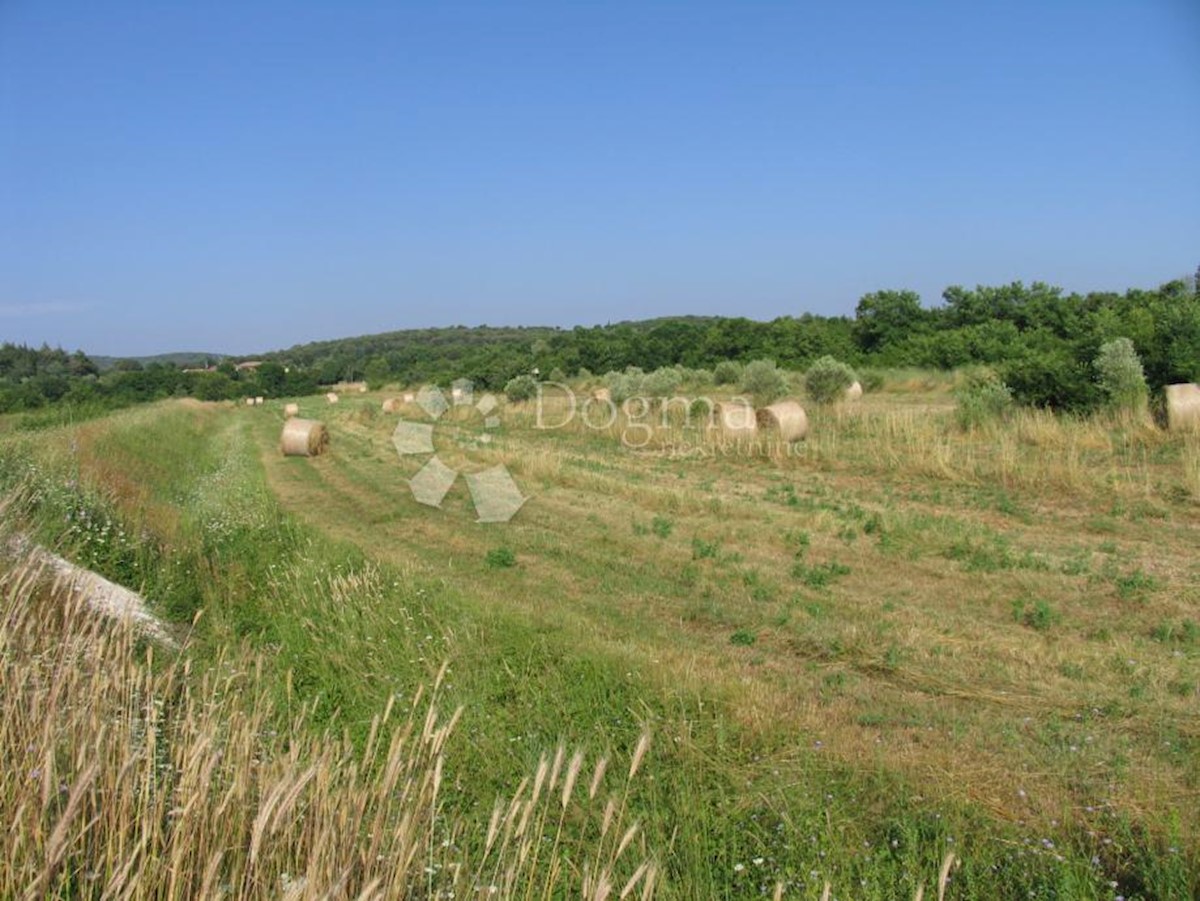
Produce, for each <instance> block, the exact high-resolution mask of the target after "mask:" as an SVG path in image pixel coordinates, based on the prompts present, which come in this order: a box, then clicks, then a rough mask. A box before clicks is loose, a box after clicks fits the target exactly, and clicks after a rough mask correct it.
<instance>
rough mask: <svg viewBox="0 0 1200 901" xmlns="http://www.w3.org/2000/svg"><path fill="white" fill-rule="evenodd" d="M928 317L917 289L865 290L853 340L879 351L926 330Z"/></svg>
mask: <svg viewBox="0 0 1200 901" xmlns="http://www.w3.org/2000/svg"><path fill="white" fill-rule="evenodd" d="M927 321H928V316H927V315H926V311H925V310H924V309H923V308H922V307H921V297H920V295H919V294H917V293H916V292H915V291H875V292H873V293H871V294H864V295H863V297H862V299H861V300H859V302H858V306H857V307H856V308H855V310H854V341H855V343H856V344H857V345H858V347H859V349H860V350H862V351H863V352H864V353H879V352H880V351H882V350H884V349H885V348H887V347H889V346H892V345H897V344H899V343H900V342H902V341H903V340H904V339H905V338H907V337H909V336H910V335H913V334H916V333H919V332H921V331H923V330H924V328H925V325H926V323H927Z"/></svg>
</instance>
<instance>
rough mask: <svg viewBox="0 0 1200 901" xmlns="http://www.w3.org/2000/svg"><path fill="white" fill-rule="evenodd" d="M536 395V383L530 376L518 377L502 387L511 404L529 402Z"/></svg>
mask: <svg viewBox="0 0 1200 901" xmlns="http://www.w3.org/2000/svg"><path fill="white" fill-rule="evenodd" d="M535 394H537V382H536V381H534V378H533V376H531V375H519V376H517V377H516V378H512V379H509V380H508V383H507V384H505V386H504V395H505V396H506V397H507V398H508V399H509V400H511V401H513V402H520V401H523V400H530V399H531V398H532V397H533V396H534V395H535Z"/></svg>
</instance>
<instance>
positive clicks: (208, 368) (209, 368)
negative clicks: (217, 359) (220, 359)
mask: <svg viewBox="0 0 1200 901" xmlns="http://www.w3.org/2000/svg"><path fill="white" fill-rule="evenodd" d="M183 371H184V372H216V371H217V367H216V366H204V367H202V368H200V369H185V370H183Z"/></svg>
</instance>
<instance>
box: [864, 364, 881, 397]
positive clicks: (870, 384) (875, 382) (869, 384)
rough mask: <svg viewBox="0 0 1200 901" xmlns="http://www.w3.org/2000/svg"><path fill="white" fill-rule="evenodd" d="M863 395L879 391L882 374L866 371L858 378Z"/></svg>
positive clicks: (872, 370)
mask: <svg viewBox="0 0 1200 901" xmlns="http://www.w3.org/2000/svg"><path fill="white" fill-rule="evenodd" d="M859 382H860V383H861V384H862V389H863V392H864V393H870V392H874V391H879V390H881V389H882V388H883V373H882V372H877V371H875V370H874V369H871V370H867V371H866V372H864V373H862V375H861V376H860V377H859Z"/></svg>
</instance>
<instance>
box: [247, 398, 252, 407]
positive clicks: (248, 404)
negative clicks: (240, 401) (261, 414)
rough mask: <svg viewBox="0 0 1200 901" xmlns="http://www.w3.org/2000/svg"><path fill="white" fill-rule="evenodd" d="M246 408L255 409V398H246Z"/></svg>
mask: <svg viewBox="0 0 1200 901" xmlns="http://www.w3.org/2000/svg"><path fill="white" fill-rule="evenodd" d="M246 406H247V407H253V406H254V398H253V397H247V398H246Z"/></svg>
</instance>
